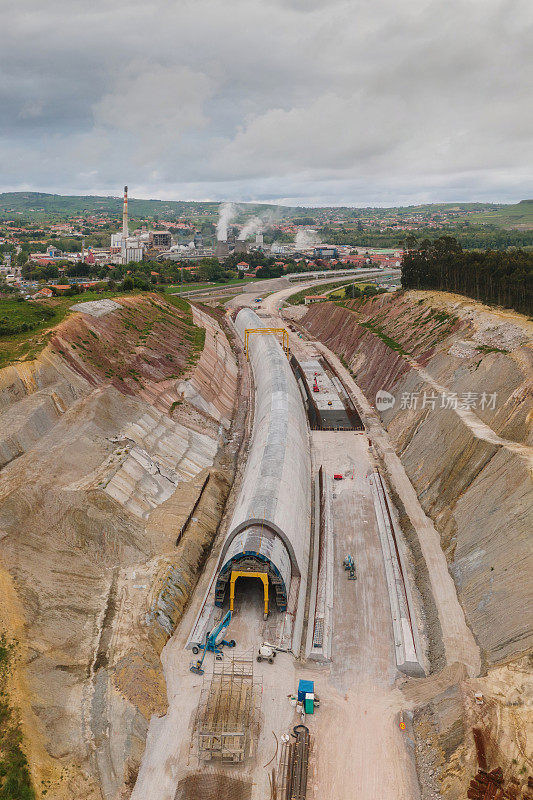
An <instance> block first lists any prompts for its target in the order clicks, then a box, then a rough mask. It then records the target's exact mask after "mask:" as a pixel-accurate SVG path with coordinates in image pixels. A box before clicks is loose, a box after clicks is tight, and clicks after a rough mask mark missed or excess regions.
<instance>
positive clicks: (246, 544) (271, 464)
mask: <svg viewBox="0 0 533 800" xmlns="http://www.w3.org/2000/svg"><path fill="white" fill-rule="evenodd" d="M235 325H236V328H237V331H238V332H239V334H240V336H241V338H242V339H243V340H244V333H245V330H246V329H249V328H261V329H263V328H266V326H265V325H264V323H263V322H262V320H261V319H260V318H259V317H258V316H257V314H255V313H254V312H253V311H252V310H251V309H248V308H243V309H241V311H239V313H238V314H237V317H236V320H235ZM248 353H249V359H250V363H251V366H252V373H253V379H254V396H255V413H254V424H253V432H252V437H251V441H250V447H249V452H248V460H247V463H246V468H245V471H244V476H243V480H242V485H241V488H240V492H239V495H238V499H237V503H236V506H235V510H234V513H233V517H232V520H231V523H230V525H229V528H228V534H227V537H226V539H225V542H224V545H223V548H222V553H221V556H220V561H219V565H218V575H217V579H216V584H215V603H216V605H217V606H222V605H223V603H224V600H225V597H226V594H227V588H228V584H229V583H230V581H231V574H232V572H233V571H235V572H241V571H242V572H257V573H265V572H266V573H267V575H268V583H269V585H270V587H271V591H273V592H274V595H275V601H276V605H277V608H278V610H279V611H285V610H286V609H287V602H288V597H289V591H290V585H291V580H292V578H293V577H296V578H298V577H300V576H302V575H307V568H308V560H309V540H310V525H311V453H310V444H309V429H308V424H307V417H306V413H305V408H304V404H303V401H302V396H301V394H300V390H299V388H298V384H297V382H296V379H295V377H294V375H293V372H292V369H291V367H290V364H289V361H288V359H287V356H286V355H285V353H284V351H283V349H282V347H281V346H280V344H279V342H278V341H277V339H276V337H275V336H274V335H273V334H251V335H250V337H249V345H248Z"/></svg>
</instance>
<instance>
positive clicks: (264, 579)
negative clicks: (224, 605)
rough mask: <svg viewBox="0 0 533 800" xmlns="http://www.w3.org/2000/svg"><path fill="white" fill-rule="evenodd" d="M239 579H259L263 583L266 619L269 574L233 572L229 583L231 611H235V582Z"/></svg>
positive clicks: (265, 615) (266, 615)
mask: <svg viewBox="0 0 533 800" xmlns="http://www.w3.org/2000/svg"><path fill="white" fill-rule="evenodd" d="M238 578H259V580H260V581H262V582H263V598H264V609H263V612H264V618H265V619H266V618H267V617H268V574H267V573H266V572H246V571H245V570H243V571H240V570H232V572H231V577H230V582H229V610H230V611H233V603H234V601H235V582H236V581H237V579H238Z"/></svg>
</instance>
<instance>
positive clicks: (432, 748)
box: [300, 292, 533, 798]
mask: <svg viewBox="0 0 533 800" xmlns="http://www.w3.org/2000/svg"><path fill="white" fill-rule="evenodd" d="M300 324H302V325H303V327H304V328H305V329H306V330H307V331H308V332H309V334H310V335H312V336H313V337H316V338H317V339H320V340H321V341H323V342H324V343H325V344H326V345H327V346H328V347H329V348H330V349H331V350H333V351H334V352H336V353H337V354H338V355H339V356H340V358H341V360H342V361H343V363H344V364H345V365H346V366H347V367H348V368H349V370H350V372H351V374H352V376H353V377H354V378H355V380H356V382H357V384H358V385H359V386H360V387H361V389H362V390H363V392H364V393H365V395H366V397H367V399H368V400H369V401H370V402H371V403H372V404H375V403H376V394H377V393H378V392H379V391H385V392H388V393H389V394H390V395H392V398H393V400H392V401H391V400H390V398H389V403H390V405H389V407H388V408H385V409H383V408H382V410H381V411H380V416H381V419H382V421H383V423H384V425H385V427H386V428H387V430H388V433H389V436H390V438H391V440H392V443H393V445H394V447H395V449H396V451H397V453H398V455H399V456H400V459H401V461H402V463H403V465H404V467H405V469H406V471H407V474H408V476H409V478H410V480H411V482H412V484H413V486H414V487H415V489H416V492H417V494H418V497H419V499H420V502H421V504H422V506H423V508H424V510H425V512H426V513H427V514H428V515H429V516H430V517H431V518H432V519H433V521H434V523H435V525H436V528H437V530H438V531H439V533H440V537H441V542H442V548H443V550H444V552H445V554H446V557H447V560H448V564H449V569H450V572H451V574H452V576H453V578H454V581H455V585H456V588H457V593H458V596H459V599H460V602H461V604H462V606H463V608H464V610H465V614H466V619H467V622H468V624H469V626H470V628H471V629H472V631H473V633H474V636H475V638H476V641H477V643H478V645H479V647H480V650H481V655H482V660H483V664H484V671H483V675H482V676H481V677H480V678H478V679H476V680H466V679H465V677H464V675H462V676H459V677H458V676H457V674H455V675H454V677H452V678H450V679H449V680H447V679H445V678H444V677H443V678H441V677H437V684H438V682H439V681H440V682H441V684H442V685H439V686H437V684H435V686H433V688H430V689H428V692H427V694H426V695H424V691H423V690H422V689H421V688H420V687H421V686H422V684H418V689H412V693H413V694H412V699H413V700H414V701H415V703H414V705H415V706H416V704H417V703H421V704H422V705H421V706H420V709H419V712H418V715H417V717H416V724H417V726H418V727H417V729H418V732H419V742H420V741H421V742H422V745H421V746H420V747H419V749H418V756H419V763H420V768H421V774H422V776H423V779H424V782H425V784H426V786H429V787H431V786H433V787H434V789H433V791H434V792H435V794H431V792H430V793H429V794H428V795H427V796H428V797H434V796H437V795H436V792H437V791H438V790H439V789H440V790H441V791H442V792H443V794H442V796H444V797H447V798H456V797H457V798H459V797H464V796H465V795H466V789H467V785H468V781H469V780H470V778H471V777H472V775H473V774H474V773H475V772H476V769H477V762H476V759H477V756H476V747H475V741H474V737H473V729H474V728H476V727H477V728H479V730H480V731H481V733H480V734H477V735H478V737H479V736H481V737H482V738H483V737H484V741H485V742H486V747H485V749H486V760H487V767H488V768H489V769H492V768H494V767H497V766H501V767H502V768H503V769H504V771H505V780H509V781H510V780H511V778H513V779H516V780H518V781H519V782H520V784H521V783H523V781H524V780H525V779H526V778H527V774H528V773H531V771H532V769H533V764H532V762H531V737H532V736H533V712H532V706H531V703H532V695H533V691H532V685H531V661H530V659H531V648H532V645H533V641H532V631H531V616H530V613H527V611H526V609H531V607H532V582H531V574H532V566H533V564H532V547H531V531H532V530H533V491H532V482H531V478H532V468H533V448H532V444H533V442H532V438H531V437H532V434H531V421H532V413H533V397H532V387H533V383H532V377H533V349H532V342H533V324H532V323H531V322H530V321H528V320H527V319H526V318H524V317H522V316H520V315H518V314H513V313H511V312H509V313H507V312H503V311H496V310H494V309H489V308H487V307H485V306H482V305H480V304H476V303H474V302H472V301H469V300H465V299H464V298H461V297H459V296H456V295H447V294H443V293H430V292H397V293H395V294H393V295H389V294H388V295H380V296H378V297H375V298H373V299H371V300H367V301H348V302H345V303H344V304H335V303H321V304H317V305H315V306H312V307H311V308H310V309H309V310H308V311H307V313H306V314H305V316H304V317H303V318H302V319H301V320H300ZM392 403H393V405H392ZM449 666H450V668H452V667H453V665H449ZM430 680H433V679H430ZM476 691H477V692H481V693H482V694H483V696H484V699H483V703H482V704H481V705H479V704H478V703H476V700H475V696H474V695H475V692H476ZM429 698H432V699H431V702H430V703H429V704H428V705H426V701H427V700H429ZM524 776H526V777H524ZM428 791H430V790H429V789H428ZM518 796H520V797H521V795H518Z"/></svg>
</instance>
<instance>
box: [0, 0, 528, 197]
mask: <svg viewBox="0 0 533 800" xmlns="http://www.w3.org/2000/svg"><path fill="white" fill-rule="evenodd" d="M0 17H1V20H2V24H1V26H0V27H1V30H2V33H1V34H0V62H1V63H0V95H1V97H0V190H1V191H13V190H25V189H26V190H35V191H55V192H60V193H65V194H76V193H82V194H88V193H92V194H113V195H116V194H119V193H120V191H121V187H122V185H123V184H124V183H128V184H129V186H130V194H131V196H133V197H159V198H165V199H214V200H219V199H235V200H241V201H246V200H258V201H268V202H272V201H276V202H283V203H291V204H300V205H305V204H307V205H317V204H341V205H343V204H346V205H360V206H361V205H363V206H364V205H396V204H407V203H417V202H430V201H454V200H462V201H469V200H486V201H498V202H513V201H517V200H520V199H523V198H526V197H532V196H533V147H532V145H533V134H532V130H533V102H532V96H531V90H532V86H533V58H532V42H533V2H532V0H348V1H347V0H142V1H139V0H112V2H111V1H110V0H91V2H87V1H86V0H0Z"/></svg>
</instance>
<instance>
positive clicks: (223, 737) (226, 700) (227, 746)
mask: <svg viewBox="0 0 533 800" xmlns="http://www.w3.org/2000/svg"><path fill="white" fill-rule="evenodd" d="M253 667H254V658H253V652H252V651H248V652H246V653H244V654H243V655H241V656H235V657H232V658H224V659H223V660H222V661H217V660H215V661H214V662H213V673H212V675H211V678H210V679H208V680H206V679H205V676H204V683H203V686H202V693H201V696H200V703H199V706H198V712H197V721H196V726H195V727H196V729H197V741H198V758H199V759H200V761H203V762H205V761H210V760H212V759H218V760H220V761H222V762H226V763H231V764H238V763H241V762H243V761H244V760H245V759H246V758H248V756H249V755H250V754H251V752H252V749H253V743H254V731H255V727H256V722H257V719H258V703H260V694H261V693H260V691H258V683H257V681H256V680H254V669H253ZM255 738H257V736H255Z"/></svg>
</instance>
